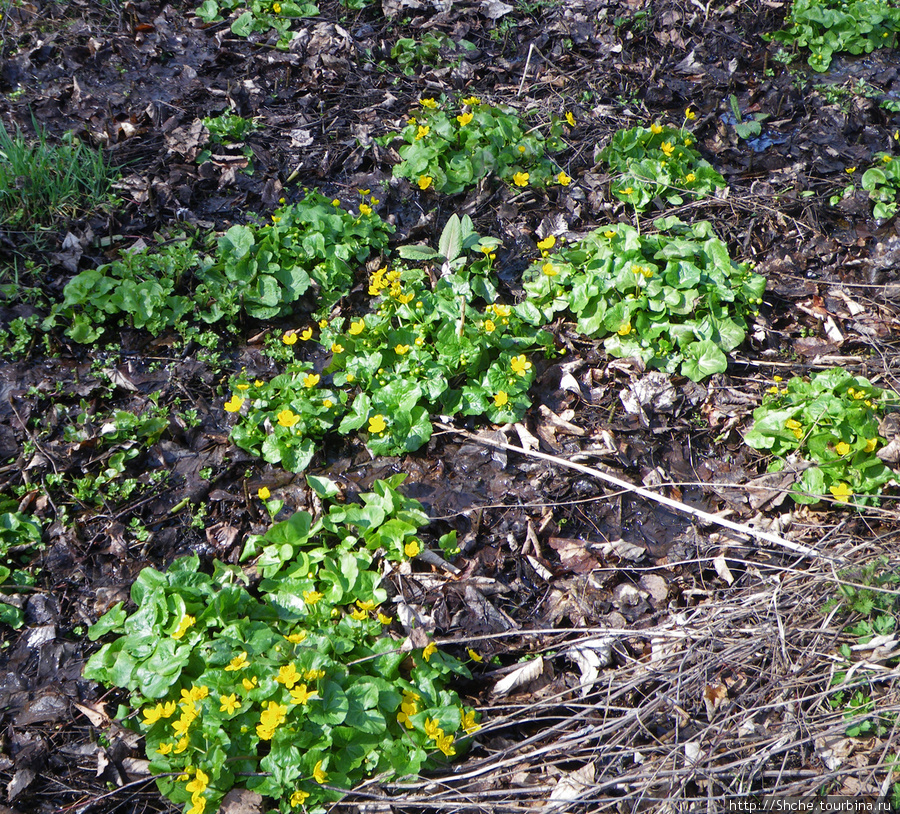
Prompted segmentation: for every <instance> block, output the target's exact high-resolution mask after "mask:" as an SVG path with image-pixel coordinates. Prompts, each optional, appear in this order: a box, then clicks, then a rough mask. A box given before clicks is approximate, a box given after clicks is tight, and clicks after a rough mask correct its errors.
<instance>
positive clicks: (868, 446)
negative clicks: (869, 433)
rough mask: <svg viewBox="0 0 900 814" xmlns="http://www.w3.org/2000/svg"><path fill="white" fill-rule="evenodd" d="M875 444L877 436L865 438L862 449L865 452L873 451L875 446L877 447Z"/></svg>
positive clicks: (876, 443)
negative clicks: (864, 444)
mask: <svg viewBox="0 0 900 814" xmlns="http://www.w3.org/2000/svg"><path fill="white" fill-rule="evenodd" d="M877 446H878V439H877V438H869V439H867V440H866V446H865V447H864V449H865V451H866V452H874V451H875V447H877Z"/></svg>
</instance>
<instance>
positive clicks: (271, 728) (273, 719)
mask: <svg viewBox="0 0 900 814" xmlns="http://www.w3.org/2000/svg"><path fill="white" fill-rule="evenodd" d="M286 719H287V706H285V705H284V704H279V703H277V702H275V701H269V703H268V705H267V706H266V707H265V708H264V709H263V711H262V713H260V716H259V724H257V726H256V734H257V735H258V736H259V739H260V740H262V741H270V740H272V736H273V735H274V734H275V730H276V729H277V728H278V727H279V726H281V725H282V724H283V723H284V722H285V720H286Z"/></svg>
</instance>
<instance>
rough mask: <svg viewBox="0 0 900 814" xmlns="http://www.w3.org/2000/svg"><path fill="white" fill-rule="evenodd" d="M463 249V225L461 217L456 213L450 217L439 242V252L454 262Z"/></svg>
mask: <svg viewBox="0 0 900 814" xmlns="http://www.w3.org/2000/svg"><path fill="white" fill-rule="evenodd" d="M462 248H463V236H462V225H461V223H460V220H459V215H457V214H456V213H455V212H454V213H453V214H452V215H451V216H450V218H449V220H448V221H447V223H446V225H445V226H444V230H443V231H442V232H441V238H440V241H439V242H438V252H439V253H440V254H441V256H442V257H444V258H446V259H447V261H448V262H451V263H452V262H453V261H454V260H456V258H457V257H459V255H460V253H461V252H462Z"/></svg>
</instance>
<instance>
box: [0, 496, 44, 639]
mask: <svg viewBox="0 0 900 814" xmlns="http://www.w3.org/2000/svg"><path fill="white" fill-rule="evenodd" d="M14 507H15V504H14V502H13V501H3V503H2V504H0V509H13V510H12V511H3V512H2V513H0V594H2V595H3V596H4V597H5V596H6V595H7V594H8V593H15V591H16V589H18V588H21V587H23V586H28V585H34V582H35V579H34V576H33V574H31V573H30V572H29V571H28V570H27V569H25V568H21V567H18V566H19V565H21V564H22V563H23V562H27V560H28V559H30V558H31V557H32V556H33V555H34V552H35V550H36V549H37V548H38V547H39V546H40V544H41V524H40V523H38V522H37V521H36V520H34V519H33V518H31V517H29V516H28V515H26V514H24V513H23V512H20V511H16V510H15V508H14ZM24 621H25V616H24V614H23V612H22V609H21V608H20V607H18V605H15V604H11V603H10V602H8V601H2V597H0V623H2V624H5V625H9V626H10V627H13V628H20V627H21V626H22V623H23V622H24Z"/></svg>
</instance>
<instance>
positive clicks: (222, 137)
mask: <svg viewBox="0 0 900 814" xmlns="http://www.w3.org/2000/svg"><path fill="white" fill-rule="evenodd" d="M203 126H204V127H205V128H206V129H207V130H208V131H209V141H210V143H211V144H221V145H223V146H224V147H235V148H239V149H240V152H241V155H243V156H244V158H246V159H247V167H246V168H245V169H244V172H245V173H247V174H248V175H249V174H252V173H253V148H252V147H251V146H250V145H249V144H244V143H243V142H244V139H246V138H247V136H249V135H250V134H251V133H252V132H253V131H254V130H257V129H258V127H259V125H258V124H257V123H256V122H255V121H254V120H253V119H247V118H245V117H244V116H238V115H237V114H235V113H220V114H219V115H218V116H209V117H207V118H205V119H203ZM211 157H212V150H211V149H210V148H209V147H207V148H205V149H204V150H202V151H201V152H200V155H198V156H197V163H198V164H204V163H206V162H207V161H209V160H210V158H211Z"/></svg>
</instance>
